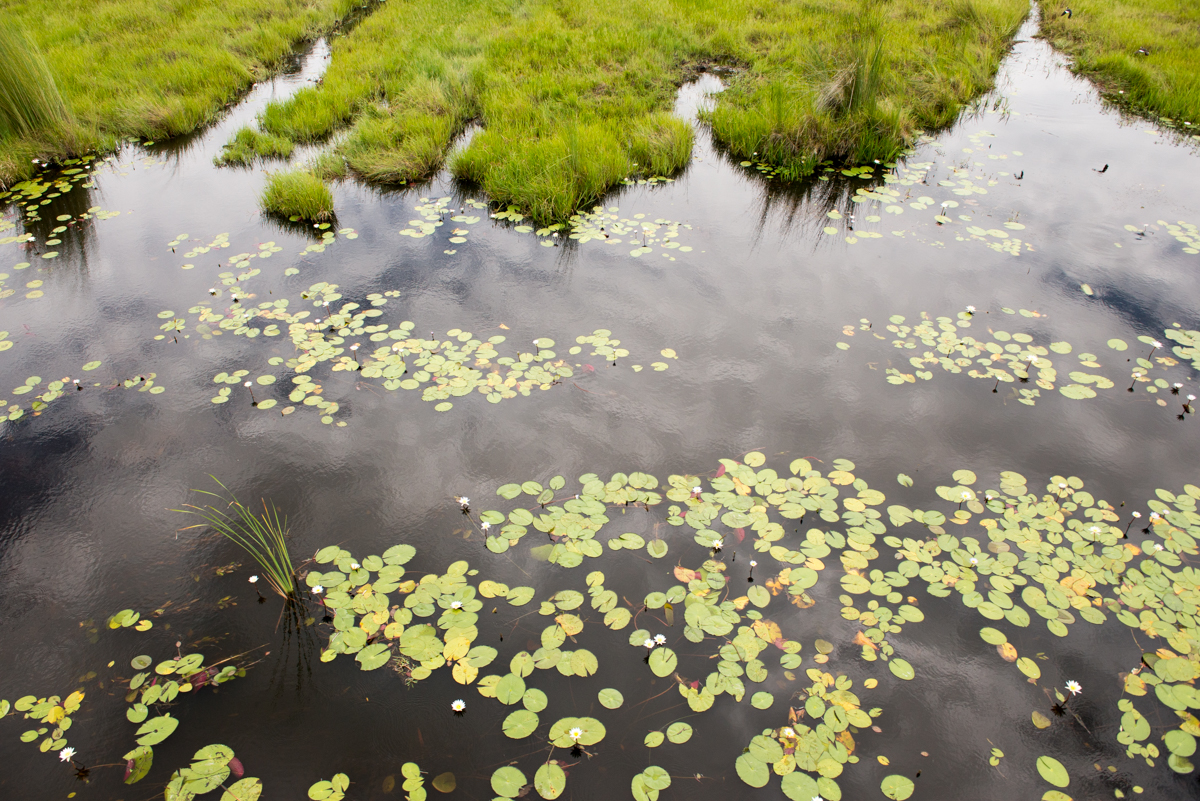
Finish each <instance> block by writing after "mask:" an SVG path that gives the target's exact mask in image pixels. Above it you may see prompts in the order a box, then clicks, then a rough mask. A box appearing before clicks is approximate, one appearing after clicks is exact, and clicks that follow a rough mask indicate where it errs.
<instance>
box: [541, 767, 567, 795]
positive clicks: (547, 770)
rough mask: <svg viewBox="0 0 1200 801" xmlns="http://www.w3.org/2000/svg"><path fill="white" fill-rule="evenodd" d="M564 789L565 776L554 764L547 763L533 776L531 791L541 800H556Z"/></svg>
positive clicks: (565, 785)
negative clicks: (535, 792)
mask: <svg viewBox="0 0 1200 801" xmlns="http://www.w3.org/2000/svg"><path fill="white" fill-rule="evenodd" d="M566 788H567V774H566V773H564V772H563V769H562V768H560V767H559V766H558V764H557V763H555V762H547V763H546V764H544V765H542V766H541V767H540V768H538V769H537V773H535V774H534V775H533V789H535V790H537V792H538V795H540V796H541V797H542V798H546V799H553V798H558V797H559V796H560V795H562V792H563V790H565V789H566Z"/></svg>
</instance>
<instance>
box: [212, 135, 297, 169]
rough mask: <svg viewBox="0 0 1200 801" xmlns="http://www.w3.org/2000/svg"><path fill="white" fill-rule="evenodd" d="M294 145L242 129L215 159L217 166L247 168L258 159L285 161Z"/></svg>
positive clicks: (277, 137)
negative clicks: (232, 165) (231, 165)
mask: <svg viewBox="0 0 1200 801" xmlns="http://www.w3.org/2000/svg"><path fill="white" fill-rule="evenodd" d="M294 148H295V145H294V144H293V143H292V142H291V141H290V140H288V139H284V138H283V137H281V136H272V135H271V134H265V133H263V132H262V131H256V130H254V129H253V128H250V127H244V128H241V129H239V130H238V132H237V133H235V134H234V135H233V138H232V139H230V140H229V142H228V143H227V144H226V145H225V147H224V148H223V149H222V150H221V154H220V155H219V156H217V158H216V159H215V161H216V163H217V164H221V165H230V164H237V165H241V166H248V165H250V164H253V163H254V162H255V161H257V160H258V159H260V158H261V159H269V158H275V159H286V158H287V157H288V156H290V155H292V150H293V149H294Z"/></svg>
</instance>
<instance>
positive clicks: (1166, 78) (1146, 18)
mask: <svg viewBox="0 0 1200 801" xmlns="http://www.w3.org/2000/svg"><path fill="white" fill-rule="evenodd" d="M1066 6H1067V4H1065V3H1063V2H1042V3H1041V8H1042V30H1041V35H1042V36H1043V37H1045V38H1046V39H1047V40H1049V41H1050V42H1051V44H1053V45H1054V46H1055V47H1056V48H1058V49H1060V50H1062V51H1064V52H1066V53H1068V54H1069V55H1070V56H1071V57H1072V60H1073V64H1072V66H1073V68H1074V69H1075V70H1076V71H1077V72H1079V73H1081V74H1083V75H1086V76H1087V77H1089V78H1091V79H1092V80H1094V81H1096V82H1097V83H1098V84H1099V85H1100V87H1101V89H1102V90H1103V91H1104V92H1105V93H1106V94H1107V95H1110V96H1111V99H1113V100H1115V101H1117V102H1119V103H1121V104H1123V105H1126V106H1128V107H1130V108H1131V109H1133V110H1134V111H1137V112H1140V113H1144V114H1150V115H1152V116H1159V117H1167V118H1169V119H1172V120H1176V121H1179V122H1183V121H1187V122H1191V123H1193V124H1194V125H1195V124H1200V5H1198V4H1196V3H1191V2H1183V1H1182V0H1080V1H1079V2H1072V3H1070V6H1071V10H1072V12H1073V13H1072V15H1071V16H1070V17H1065V16H1063V15H1062V12H1063V9H1064V8H1066ZM1139 50H1143V51H1144V52H1143V53H1139V52H1138V51H1139Z"/></svg>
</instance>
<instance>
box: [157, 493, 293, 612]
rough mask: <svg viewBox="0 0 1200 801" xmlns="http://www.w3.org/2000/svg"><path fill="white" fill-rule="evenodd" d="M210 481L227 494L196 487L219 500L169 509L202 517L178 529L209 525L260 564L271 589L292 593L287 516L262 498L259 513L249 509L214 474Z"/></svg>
mask: <svg viewBox="0 0 1200 801" xmlns="http://www.w3.org/2000/svg"><path fill="white" fill-rule="evenodd" d="M213 481H216V482H217V486H219V487H220V488H221V489H222V491H223V492H224V493H226V494H227V495H228V497H227V498H226V497H225V495H222V494H220V493H216V492H209V491H208V490H196V491H197V492H199V493H201V494H203V495H210V496H212V497H214V498H220V499H221V500H222V501H223V504H222V505H221V506H214V505H212V504H206V505H204V506H196V505H194V504H185V505H184V508H182V509H175V510H173V511H176V512H182V513H184V514H191V515H196V516H198V517H200V518H202V519H203V520H204V522H203V523H197V524H196V525H194V526H186V527H185V528H184V529H182V530H184V531H187V530H190V529H194V528H211V529H212V530H213V531H216V532H217V533H218V534H220V535H221V536H223V537H225V538H226V539H228V540H230V541H232V542H234V543H236V544H237V545H238V547H240V548H242V549H243V550H244V551H246V553H248V554H250V556H251V558H253V559H254V561H255V562H257V563H258V566H259V567H260V568H262V572H263V578H264V580H265V581H266V582H267V584H269V585H270V586H271V589H273V590H274V591H275V592H276V593H278V594H279V595H282V596H283V597H284V598H291V597H293V596H294V595H295V592H296V570H295V568H294V567H292V557H291V554H290V553H289V552H288V546H287V534H288V527H287V518H286V517H285V518H280V516H279V510H278V509H276V508H275V506H274V505H268V504H267V502H266V501H265V500H264V501H263V502H262V504H263V510H262V513H261V514H259V513H256V512H253V511H251V510H250V509H249V508H247V507H246V506H244V505H243V504H242V503H241V501H239V500H238V499H237V498H236V497H235V496H234V494H233V493H232V492H230V491H229V489H228V488H227V487H226V486H225V485H224V484H222V483H221V482H220V481H219V480H218V479H217V478H216V477H213Z"/></svg>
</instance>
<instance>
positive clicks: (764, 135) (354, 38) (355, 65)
mask: <svg viewBox="0 0 1200 801" xmlns="http://www.w3.org/2000/svg"><path fill="white" fill-rule="evenodd" d="M1026 11H1027V5H1026V3H1025V2H1023V0H955V2H940V3H934V4H930V3H920V2H916V1H915V0H897V2H892V3H876V2H867V1H865V0H829V2H827V3H823V4H821V6H820V7H818V8H814V7H812V6H808V5H806V6H771V7H770V8H766V7H760V5H759V4H758V3H757V2H754V1H753V0H723V1H722V2H719V3H706V4H697V3H689V2H653V3H644V4H638V5H636V6H634V7H631V8H628V9H624V10H623V12H622V13H621V14H620V15H613V14H612V13H611V8H610V7H609V6H606V5H602V4H598V3H587V2H585V3H576V4H573V5H572V6H570V7H569V8H567V7H561V6H558V5H556V4H552V3H547V2H540V1H538V0H529V1H527V2H521V3H518V4H517V5H515V6H488V7H479V6H477V5H474V4H470V3H466V2H459V3H452V4H451V6H450V7H447V6H446V4H444V3H433V2H430V1H429V0H420V2H415V3H404V4H400V3H392V4H388V5H386V6H384V7H382V8H380V9H379V10H378V11H376V12H375V13H374V14H373V15H372V16H371V17H369V18H368V19H366V20H365V21H364V22H363V23H362V24H360V25H359V26H358V27H356V28H355V30H354V31H353V32H351V33H350V34H349V35H348V36H346V37H344V38H342V39H341V40H339V41H337V42H336V43H335V44H334V46H333V51H332V52H333V56H332V61H331V63H330V67H329V70H328V72H327V73H326V75H325V78H324V80H323V81H322V83H321V85H320V86H316V87H310V88H306V89H303V90H301V91H300V92H298V93H297V94H296V95H294V96H293V97H291V98H289V99H287V100H285V101H282V102H278V103H272V104H271V105H269V106H268V107H267V109H266V110H265V111H264V112H263V113H262V115H261V118H260V125H261V127H262V129H263V130H264V131H266V132H268V133H270V134H273V135H275V136H280V137H286V138H288V139H290V140H292V141H295V142H315V141H322V140H324V139H325V138H327V137H329V136H330V135H331V134H332V133H334V132H335V131H337V130H338V129H340V128H342V127H345V126H348V127H349V134H348V136H347V138H346V139H345V140H344V141H342V142H341V143H339V144H337V145H336V146H334V151H335V152H336V154H338V155H339V156H341V157H342V161H343V163H344V164H345V165H347V166H348V168H349V169H350V170H352V171H354V172H355V173H357V174H359V175H361V176H362V177H364V178H367V179H369V180H376V181H386V182H400V181H406V180H413V179H420V178H423V177H426V176H428V175H429V174H430V173H431V172H433V171H434V170H436V169H437V168H438V167H439V166H440V165H441V163H442V161H443V160H444V159H445V158H446V157H447V153H448V151H449V149H450V146H451V143H452V142H453V140H454V138H455V136H456V135H457V134H458V133H459V132H461V131H463V130H464V129H465V128H466V126H467V125H468V124H469V123H471V122H472V121H476V120H477V121H479V122H480V124H481V126H482V127H481V130H479V131H477V132H476V133H475V135H474V136H473V137H472V138H471V139H470V142H469V143H467V144H466V145H465V146H464V147H463V148H462V149H461V150H460V151H458V152H456V153H455V154H454V155H453V156H452V157H451V159H450V167H451V169H452V171H453V172H454V174H455V175H456V176H457V177H458V178H460V179H463V180H467V181H471V182H474V183H477V184H478V185H480V186H481V187H482V188H483V189H484V190H485V191H486V192H487V193H488V194H489V196H490V197H491V198H492V199H493V200H494V201H496V202H498V203H501V204H506V205H507V204H512V205H515V206H517V207H518V208H519V209H520V210H521V211H522V212H524V213H526V214H528V215H530V216H532V217H533V218H534V219H535V220H537V221H539V222H547V221H553V220H563V219H566V218H567V217H568V216H569V215H570V214H572V213H573V212H575V211H577V210H579V209H580V208H581V207H584V206H586V205H588V204H589V203H591V202H592V201H594V200H595V199H597V198H598V197H600V196H601V195H602V194H603V193H604V192H605V191H607V190H608V189H609V188H611V187H612V186H614V185H616V184H618V183H619V182H621V181H622V180H624V179H626V178H629V177H636V176H643V177H651V176H660V175H670V174H671V173H673V172H676V171H678V170H679V169H681V168H682V167H684V166H685V165H686V164H687V163H688V162H689V161H690V158H691V146H692V130H691V126H690V124H689V123H688V122H687V121H685V120H681V119H679V118H677V117H674V116H672V115H671V114H669V113H668V109H669V108H670V104H671V101H672V98H673V96H674V93H675V89H676V87H677V86H678V85H679V84H680V83H682V82H683V81H685V80H686V79H687V78H689V77H690V76H692V75H694V74H695V71H696V70H697V69H704V68H705V67H704V66H703V65H709V64H729V65H738V66H740V67H743V68H742V69H739V70H738V71H737V74H736V77H734V78H733V81H732V85H731V87H730V89H729V90H728V91H726V92H725V93H724V94H723V95H722V96H721V101H720V103H719V104H718V107H717V109H716V111H714V112H713V113H712V114H711V115H710V116H709V121H710V122H711V125H712V128H713V132H714V133H715V134H716V137H717V139H718V140H719V141H720V142H722V143H724V144H725V145H726V146H728V148H729V149H730V151H731V152H733V153H734V154H735V155H738V156H743V157H747V158H749V157H750V156H752V155H754V156H755V157H756V158H758V159H760V160H761V159H765V160H768V161H770V162H772V163H774V164H777V165H778V166H779V168H780V169H779V172H778V174H779V175H782V176H784V177H788V178H795V177H799V176H802V175H806V174H808V173H810V172H812V170H813V168H814V167H815V166H816V164H817V163H818V162H820V161H822V160H826V159H831V158H832V159H845V160H851V161H866V160H871V159H875V158H880V159H884V158H891V157H894V156H895V155H897V154H898V153H899V152H901V150H902V149H903V148H904V147H905V146H906V144H907V143H909V142H910V141H911V140H912V138H913V137H914V135H915V134H916V132H917V131H918V130H919V129H920V128H922V127H929V126H938V125H945V124H948V123H950V122H951V121H952V120H953V119H954V118H955V116H956V114H957V113H958V110H959V108H960V105H961V104H962V103H963V102H964V101H966V100H967V99H969V98H971V97H972V96H974V95H976V94H978V93H979V92H981V91H983V90H985V89H986V88H987V87H988V86H990V84H991V80H992V77H993V75H994V74H995V71H996V69H997V67H998V65H999V61H1000V58H1001V56H1002V55H1003V54H1004V52H1005V51H1006V49H1007V46H1008V43H1009V41H1010V40H1011V38H1012V36H1013V34H1014V33H1015V32H1016V29H1017V26H1018V25H1019V24H1020V22H1021V20H1022V19H1023V17H1024V15H1025V13H1026ZM847 40H853V41H857V42H859V43H860V45H859V46H858V49H857V50H855V49H853V48H852V49H851V50H847V49H846V48H844V47H843V46H842V42H844V41H847ZM322 164H323V166H324V167H325V168H326V169H328V168H329V167H330V166H331V164H332V166H333V167H334V168H335V169H334V171H333V173H331V174H336V173H337V170H336V166H337V165H336V163H331V162H329V161H322Z"/></svg>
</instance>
